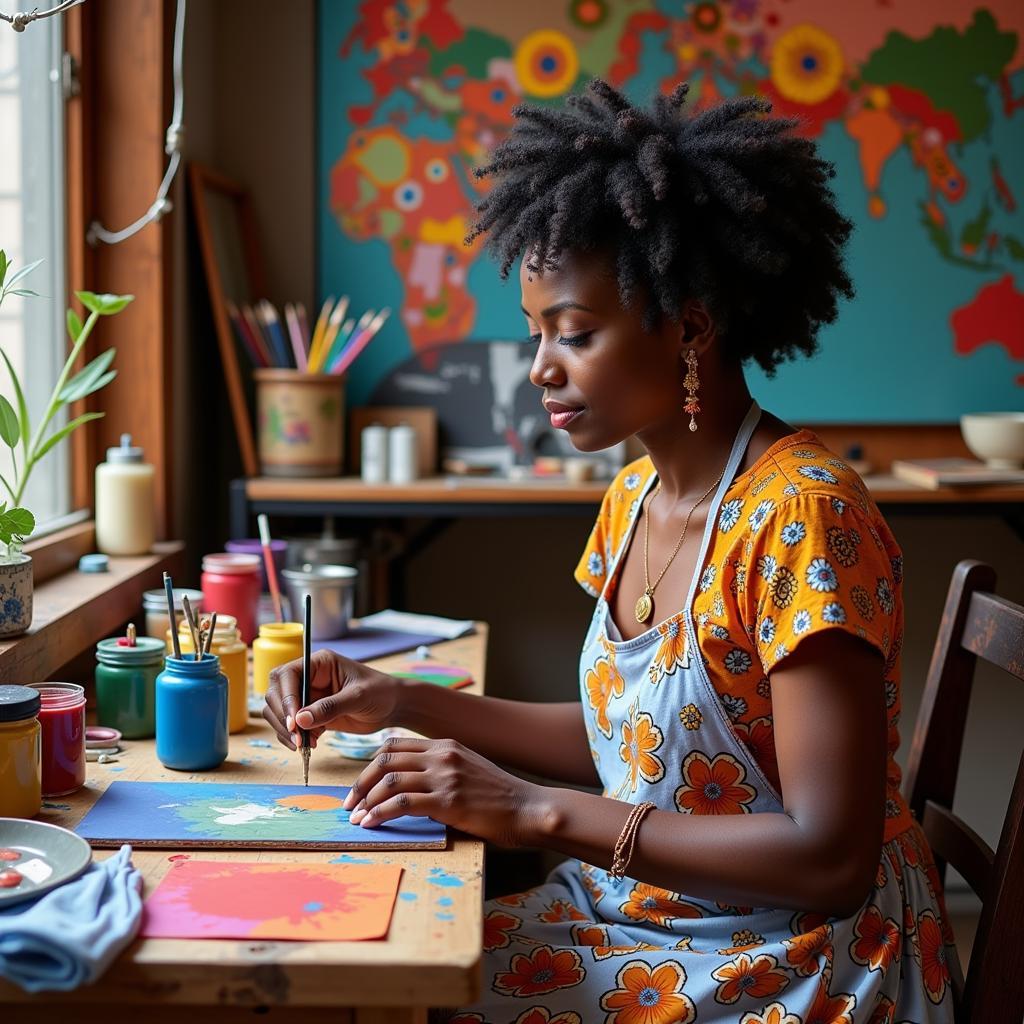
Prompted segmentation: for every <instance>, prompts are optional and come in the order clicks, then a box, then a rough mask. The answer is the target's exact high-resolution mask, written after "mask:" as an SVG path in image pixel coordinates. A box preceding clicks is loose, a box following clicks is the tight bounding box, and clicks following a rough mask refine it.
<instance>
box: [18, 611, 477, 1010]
mask: <svg viewBox="0 0 1024 1024" xmlns="http://www.w3.org/2000/svg"><path fill="white" fill-rule="evenodd" d="M486 648H487V627H486V625H484V624H482V623H481V624H478V629H477V632H476V633H475V634H474V635H472V636H468V637H462V638H460V639H458V640H451V641H448V642H445V643H438V644H435V645H434V646H433V648H432V652H433V655H434V656H435V657H436V658H437V659H438V661H440V662H444V663H448V664H454V665H460V666H462V667H464V668H466V669H468V670H469V671H470V673H471V674H472V675H473V678H474V680H475V683H474V685H473V687H472V688H471V689H469V690H468V692H477V693H481V692H483V682H484V665H485V661H486ZM409 656H410V655H409V654H404V655H393V656H391V657H388V658H381V659H378V660H376V661H374V662H373V664H374V665H375V666H377V667H379V668H381V669H384V670H386V669H387V668H388V667H389V666H391V667H394V666H396V665H397V664H398V663H400V662H401V661H403V660H407V659H408V658H409ZM364 766H365V762H361V761H350V760H348V759H346V758H344V757H342V756H341V755H340V754H339V753H338V752H337V751H336V750H334V749H332V748H331V746H330V744H329V743H321V744H320V745H318V747H317V750H316V751H315V752H314V754H313V758H312V761H311V771H310V781H311V782H315V783H316V784H317V785H349V784H350V783H351V782H352V781H353V780H354V779H355V778H356V776H357V775H358V774H359V772H360V770H361V769H362V768H363V767H364ZM207 779H208V780H209V781H217V782H219V783H224V782H247V783H252V782H262V783H279V784H281V783H287V784H291V783H296V784H298V783H301V781H302V767H301V762H300V759H299V756H298V754H296V753H293V752H292V751H289V750H287V749H286V748H285V747H282V746H281V745H280V744H279V743H278V742H277V739H276V737H275V736H274V734H273V732H272V731H271V730H270V728H269V726H267V725H266V724H265V723H264V722H263V721H262V719H255V718H251V719H250V724H249V727H248V728H247V729H246V731H245V732H244V733H238V734H236V735H234V736H232V737H231V741H230V750H229V754H228V760H227V761H226V762H225V763H224V764H223V765H221V767H220V768H218V769H217V770H216V771H215V772H209V773H196V774H194V775H187V774H184V773H182V772H173V771H169V770H168V769H165V768H164V767H163V766H162V765H161V764H160V762H159V761H157V759H156V751H155V745H154V742H153V741H152V740H145V741H134V742H130V743H126V753H124V754H122V755H121V758H120V760H119V761H117V762H116V763H114V764H109V765H100V764H98V763H96V762H90V763H89V770H88V779H87V784H86V788H85V789H83V790H80V791H79V792H78V793H74V794H72V795H71V796H66V797H60V798H56V799H53V800H47V801H46V802H45V804H44V808H43V813H42V814H41V815H40V819H39V820H41V821H49V822H53V823H54V824H58V825H63V826H65V827H68V828H73V827H74V826H75V824H76V823H77V822H78V821H79V820H80V819H81V817H82V815H83V814H84V813H85V812H86V811H87V810H88V808H89V807H91V806H92V804H93V803H94V802H95V800H96V798H97V797H98V796H99V794H100V793H101V792H102V791H103V789H104V788H105V787H106V786H107V785H108V784H109V783H111V782H113V781H115V780H145V781H151V782H153V781H203V780H207ZM112 852H113V851H109V850H97V851H95V856H96V858H97V859H102V858H104V857H107V856H110V854H111V853H112ZM177 856H190V857H192V858H196V859H204V860H209V859H215V860H225V861H228V860H237V861H257V862H262V863H267V862H285V863H310V862H312V863H321V862H323V861H325V860H330V859H332V858H334V857H337V856H340V854H336V853H324V852H276V851H273V852H271V851H255V850H253V851H220V850H216V851H214V850H209V851H207V850H202V851H192V852H189V853H187V854H182V853H180V852H175V851H172V850H148V849H146V850H142V849H140V850H136V851H134V853H133V858H132V859H133V862H134V863H135V865H136V867H137V868H138V869H139V870H140V871H141V872H142V874H143V877H144V880H145V893H144V895H148V894H149V893H151V892H152V891H153V888H154V887H155V886H156V885H157V884H158V883H159V881H160V880H161V879H162V878H163V876H164V875H165V874H166V872H167V871H168V869H169V868H170V866H171V864H172V861H171V859H170V858H171V857H177ZM347 856H352V857H358V858H366V859H374V860H378V861H380V862H383V863H389V864H400V865H401V866H402V868H403V873H402V881H401V888H400V890H399V898H398V901H397V903H396V905H395V911H394V916H393V918H392V921H391V928H390V931H389V932H388V937H387V939H385V940H383V941H380V942H266V941H250V940H203V941H198V940H181V939H143V940H136V941H135V942H134V943H132V944H131V945H130V946H129V947H128V949H127V950H125V952H124V953H122V954H121V956H120V957H119V958H118V960H117V961H116V962H115V963H114V964H113V965H112V966H111V968H110V969H109V970H108V971H107V973H106V974H105V975H104V976H103V977H102V978H101V979H100V980H99V981H98V982H97V983H96V984H95V985H92V986H89V987H85V988H81V989H79V990H77V991H75V992H69V993H44V994H41V995H39V996H28V995H26V994H25V993H23V992H22V991H21V990H20V989H18V988H16V987H14V986H13V985H10V984H9V983H7V982H4V981H0V1020H3V1021H4V1022H5V1024H8V1022H10V1024H51V1022H53V1024H56V1022H60V1024H72V1022H73V1024H80V1022H83V1024H84V1022H92V1021H97V1022H99V1021H107V1020H110V1021H114V1020H124V1019H128V1017H131V1018H132V1019H134V1018H135V1017H136V1015H140V1014H144V1019H145V1021H146V1024H165V1022H170V1021H174V1022H175V1024H198V1022H200V1021H207V1020H209V1021H213V1020H216V1021H217V1022H218V1024H235V1022H236V1021H237V1022H241V1021H251V1022H253V1024H255V1022H257V1021H259V1022H261V1024H262V1022H276V1021H289V1022H294V1024H326V1022H327V1021H330V1022H331V1024H346V1022H349V1021H351V1022H358V1024H385V1022H388V1024H392V1022H393V1024H397V1022H399V1021H402V1022H414V1021H415V1022H422V1021H425V1020H426V1011H425V1009H424V1008H425V1007H429V1006H458V1005H464V1004H466V1003H468V1002H470V1001H472V999H473V998H474V997H475V995H476V992H477V985H478V979H477V974H478V965H479V961H480V955H481V941H482V925H481V912H480V910H481V903H482V898H483V843H481V842H479V841H477V840H475V839H472V838H469V837H467V836H463V835H461V834H459V833H452V832H451V830H449V840H448V848H447V849H446V850H410V851H394V852H386V853H375V852H358V853H350V854H348V855H347ZM252 898H253V899H256V900H258V899H259V893H257V892H254V893H253V895H252ZM140 1004H142V1005H140ZM142 1006H144V1007H145V1008H144V1009H143V1008H142ZM300 1007H301V1008H302V1009H301V1010H299V1008H300ZM126 1015H127V1016H126Z"/></svg>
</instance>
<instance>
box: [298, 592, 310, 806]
mask: <svg viewBox="0 0 1024 1024" xmlns="http://www.w3.org/2000/svg"><path fill="white" fill-rule="evenodd" d="M312 618H313V598H312V596H311V595H309V594H307V595H306V600H305V606H304V608H303V610H302V706H303V707H305V706H306V705H307V704H309V683H310V679H309V676H310V658H311V655H310V640H309V636H310V633H312V629H311V625H310V623H311V620H312ZM300 739H301V745H300V748H299V749H300V750H301V752H302V784H303V785H304V786H308V785H309V732H308V730H306V729H302V730H300Z"/></svg>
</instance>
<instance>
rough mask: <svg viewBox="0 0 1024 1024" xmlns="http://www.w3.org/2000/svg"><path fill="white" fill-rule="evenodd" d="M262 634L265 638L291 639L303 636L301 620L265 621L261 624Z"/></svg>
mask: <svg viewBox="0 0 1024 1024" xmlns="http://www.w3.org/2000/svg"><path fill="white" fill-rule="evenodd" d="M260 636H261V637H262V638H263V639H264V640H268V639H273V640H291V639H293V638H295V639H298V638H300V637H301V636H302V623H301V622H264V623H263V624H262V625H261V626H260Z"/></svg>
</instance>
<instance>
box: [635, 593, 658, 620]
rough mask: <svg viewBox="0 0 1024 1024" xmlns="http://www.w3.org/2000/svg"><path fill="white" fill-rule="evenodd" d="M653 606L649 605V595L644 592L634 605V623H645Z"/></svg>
mask: <svg viewBox="0 0 1024 1024" xmlns="http://www.w3.org/2000/svg"><path fill="white" fill-rule="evenodd" d="M653 608H654V606H653V605H652V604H651V595H650V594H648V593H647V591H646V590H645V591H644V592H643V593H642V594H641V595H640V599H639V600H638V601H637V603H636V621H637V622H646V621H647V620H648V619H649V618H650V617H651V612H652V611H653Z"/></svg>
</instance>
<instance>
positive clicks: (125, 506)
mask: <svg viewBox="0 0 1024 1024" xmlns="http://www.w3.org/2000/svg"><path fill="white" fill-rule="evenodd" d="M153 497H154V473H153V467H152V466H151V465H150V464H149V463H148V462H143V461H142V449H141V448H133V447H132V437H131V434H122V435H121V446H120V447H119V448H108V449H107V461H106V462H101V463H100V464H99V465H98V466H97V467H96V547H97V548H98V549H99V550H100V551H102V552H104V553H105V554H108V555H145V554H148V553H149V552H150V550H151V549H152V547H153V542H154V540H155V539H156V509H155V508H154V501H153Z"/></svg>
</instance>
